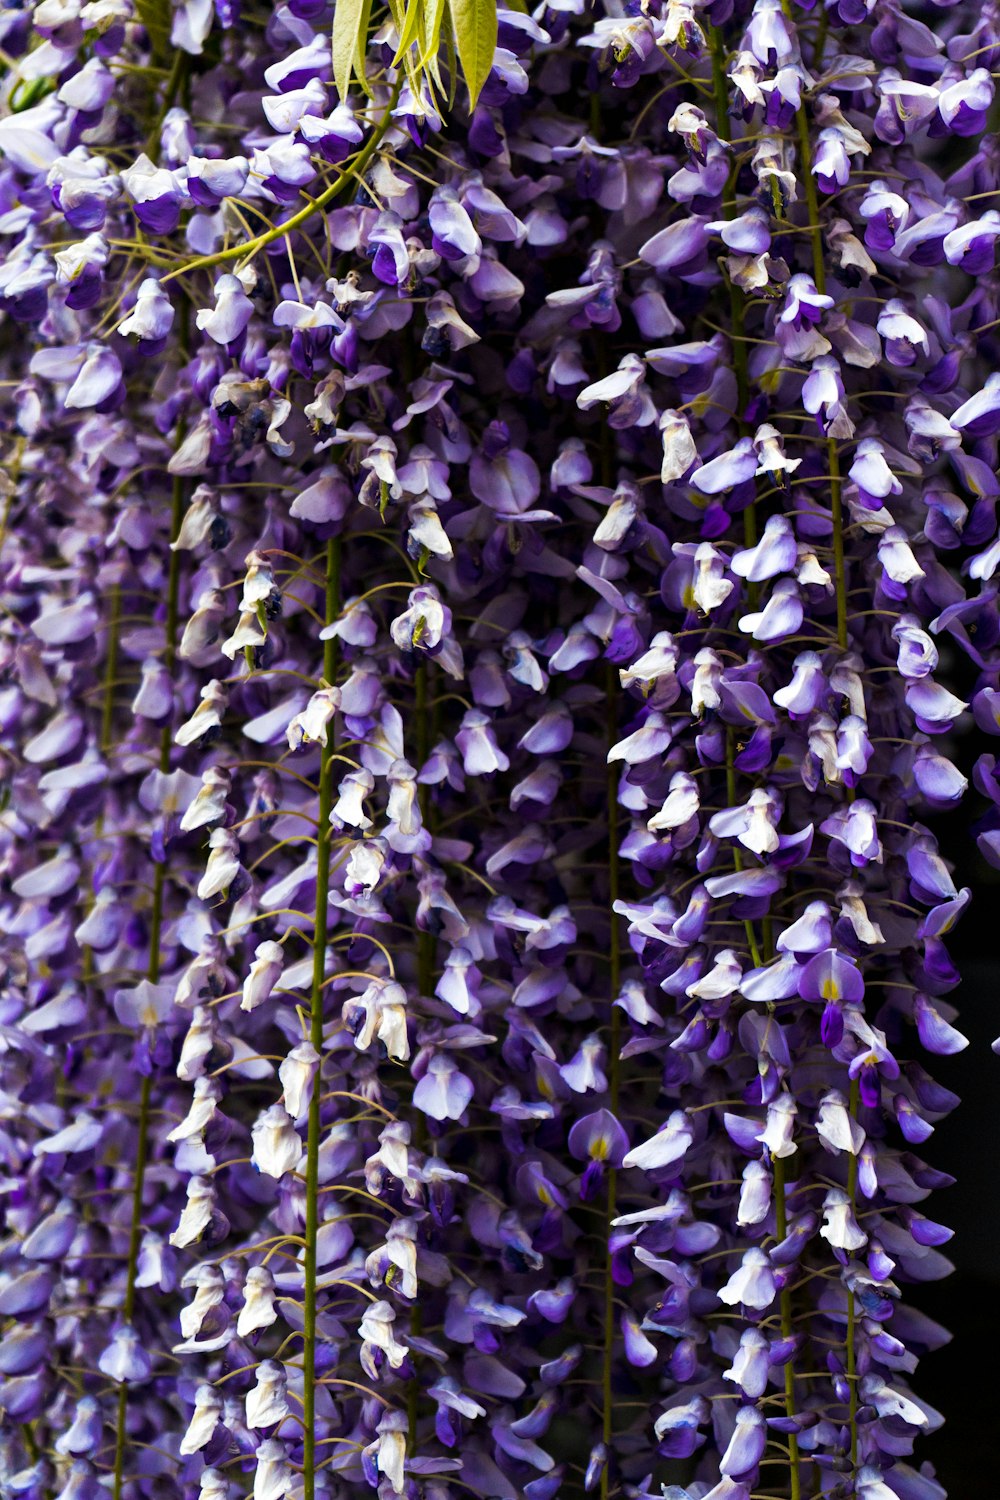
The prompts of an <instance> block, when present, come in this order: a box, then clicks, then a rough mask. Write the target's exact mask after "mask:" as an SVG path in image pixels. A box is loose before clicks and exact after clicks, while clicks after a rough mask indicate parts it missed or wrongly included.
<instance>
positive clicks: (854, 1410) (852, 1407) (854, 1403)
mask: <svg viewBox="0 0 1000 1500" xmlns="http://www.w3.org/2000/svg"><path fill="white" fill-rule="evenodd" d="M860 1104H861V1088H860V1085H859V1083H858V1080H857V1079H856V1078H852V1079H851V1091H850V1095H849V1098H848V1101H847V1109H848V1113H849V1114H850V1116H851V1119H852V1120H856V1119H857V1118H858V1109H859V1108H860ZM847 1196H848V1198H849V1200H850V1204H851V1213H852V1214H853V1213H854V1209H855V1206H856V1204H857V1199H858V1158H857V1157H856V1156H855V1154H854V1152H853V1151H852V1152H851V1154H850V1156H849V1157H848V1159H847ZM845 1356H846V1357H845V1364H846V1366H847V1380H848V1384H849V1386H850V1390H849V1392H848V1396H847V1400H848V1425H849V1427H850V1432H851V1469H852V1471H856V1470H857V1467H858V1359H857V1308H856V1307H855V1304H854V1293H853V1292H852V1291H850V1290H848V1293H847V1339H846V1350H845Z"/></svg>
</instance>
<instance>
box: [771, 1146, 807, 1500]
mask: <svg viewBox="0 0 1000 1500" xmlns="http://www.w3.org/2000/svg"><path fill="white" fill-rule="evenodd" d="M772 1161H773V1165H774V1220H775V1229H776V1231H777V1236H778V1239H779V1241H780V1240H783V1239H784V1238H785V1235H786V1234H787V1233H788V1210H787V1208H786V1206H785V1175H786V1174H785V1158H784V1157H783V1156H777V1157H774V1158H772ZM778 1306H779V1309H780V1314H781V1336H782V1338H784V1339H788V1338H791V1336H792V1332H793V1328H792V1294H791V1292H790V1290H789V1289H788V1287H787V1286H786V1287H784V1288H783V1289H782V1292H781V1297H780V1299H779V1303H778ZM785 1414H786V1416H787V1417H789V1418H792V1417H794V1415H795V1361H794V1360H793V1359H789V1360H787V1361H786V1363H785ZM788 1457H789V1461H790V1465H791V1468H790V1483H791V1491H790V1494H791V1500H801V1495H802V1476H801V1473H800V1471H799V1439H798V1435H797V1434H796V1433H794V1432H790V1433H789V1434H788Z"/></svg>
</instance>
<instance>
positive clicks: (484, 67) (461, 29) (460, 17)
mask: <svg viewBox="0 0 1000 1500" xmlns="http://www.w3.org/2000/svg"><path fill="white" fill-rule="evenodd" d="M448 9H449V10H450V12H451V21H452V26H453V27H454V30H455V44H456V46H457V48H458V59H459V62H460V63H461V64H462V73H463V74H464V76H465V82H466V86H467V87H468V90H469V102H470V104H471V105H474V104H475V102H476V100H477V99H478V98H479V95H480V92H481V90H482V87H483V84H484V83H485V82H486V80H487V78H488V77H489V73H490V69H491V68H492V66H493V54H494V52H495V51H496V45H497V8H496V0H448Z"/></svg>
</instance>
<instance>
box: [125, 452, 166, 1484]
mask: <svg viewBox="0 0 1000 1500" xmlns="http://www.w3.org/2000/svg"><path fill="white" fill-rule="evenodd" d="M183 518H184V481H183V479H181V478H179V477H178V478H175V479H174V484H173V496H172V502H171V512H170V539H171V541H175V540H176V539H177V537H178V536H179V535H180V529H181V522H182V520H183ZM180 582H181V554H180V551H179V550H176V549H172V550H171V553H170V564H169V570H168V573H167V619H166V626H165V632H164V635H165V644H164V652H163V658H164V662H165V665H166V667H167V670H168V672H172V671H173V667H174V662H175V659H176V655H177V627H178V623H179V615H180V607H179V606H180ZM172 743H173V723H172V715H171V716H168V718H167V720H166V723H165V724H164V726H163V729H162V730H161V731H160V770H161V771H162V772H164V773H166V772H168V771H169V770H170V747H171V744H172ZM166 881H167V868H166V865H165V864H164V863H163V861H162V860H161V861H160V862H159V863H158V864H157V866H156V869H155V871H154V873H153V904H152V911H151V914H150V922H149V962H148V964H147V966H146V978H147V979H148V980H149V982H150V984H157V983H158V982H159V978H160V969H161V967H162V963H161V954H160V943H161V939H162V935H163V896H164V891H165V889H166ZM152 1090H153V1081H152V1074H151V1073H150V1072H147V1073H144V1074H143V1078H142V1083H141V1085H140V1088H139V1119H138V1124H137V1131H138V1140H137V1142H136V1152H135V1171H134V1175H133V1178H132V1218H131V1223H130V1225H129V1236H128V1260H127V1263H126V1268H125V1296H124V1299H123V1302H122V1317H123V1319H124V1321H125V1323H126V1324H128V1323H131V1321H132V1318H133V1315H134V1313H135V1293H136V1285H135V1278H136V1271H137V1269H138V1264H139V1245H140V1242H141V1240H142V1200H143V1194H144V1192H145V1187H146V1167H147V1164H148V1161H149V1120H150V1115H151V1113H152V1108H151V1106H152ZM127 1438H128V1386H127V1385H126V1384H125V1383H124V1381H123V1382H122V1384H121V1386H120V1387H119V1390H118V1413H117V1418H116V1421H115V1463H114V1479H113V1489H112V1494H113V1496H114V1500H121V1493H122V1486H123V1484H124V1482H125V1449H126V1443H127Z"/></svg>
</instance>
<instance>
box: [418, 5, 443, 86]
mask: <svg viewBox="0 0 1000 1500" xmlns="http://www.w3.org/2000/svg"><path fill="white" fill-rule="evenodd" d="M444 3H445V0H426V3H425V5H424V30H423V36H422V37H421V39H420V40H421V55H420V66H421V68H426V69H427V71H428V72H429V73H430V75H431V78H432V79H433V81H434V83H435V84H436V85H437V87H438V89H439V90H440V92H441V93H444V85H443V84H442V82H441V72H440V69H439V67H438V58H437V55H438V49H439V47H440V46H441V27H442V25H443V23H444Z"/></svg>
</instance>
